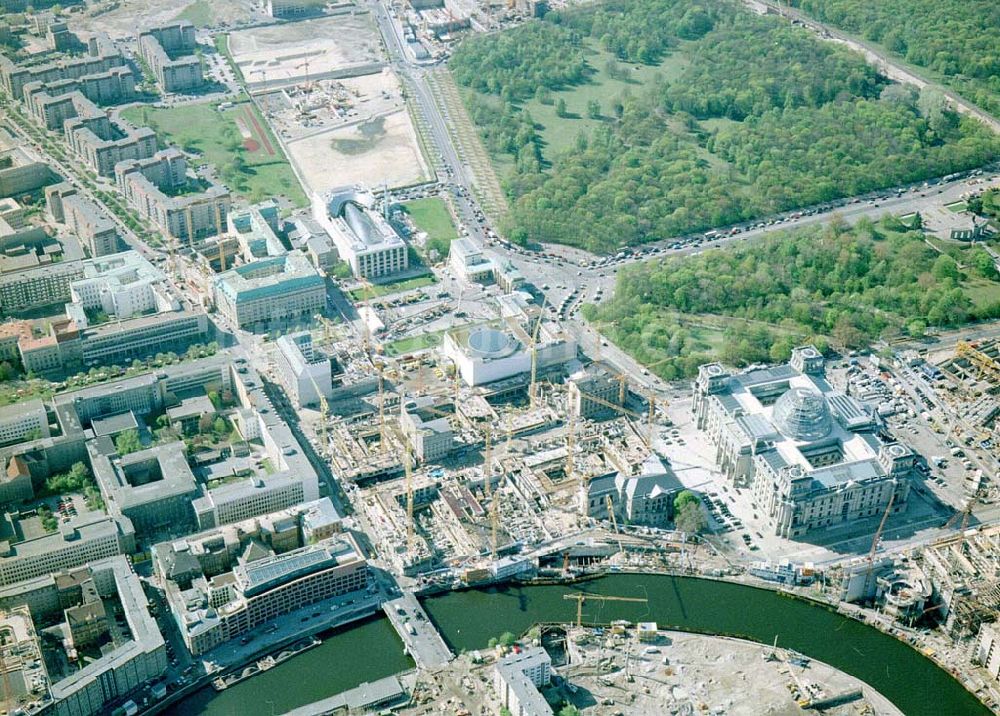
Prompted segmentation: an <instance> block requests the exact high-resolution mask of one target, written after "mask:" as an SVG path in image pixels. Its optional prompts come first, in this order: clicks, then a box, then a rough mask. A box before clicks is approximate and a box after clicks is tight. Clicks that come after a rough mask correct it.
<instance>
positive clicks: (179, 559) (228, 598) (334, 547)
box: [154, 534, 368, 655]
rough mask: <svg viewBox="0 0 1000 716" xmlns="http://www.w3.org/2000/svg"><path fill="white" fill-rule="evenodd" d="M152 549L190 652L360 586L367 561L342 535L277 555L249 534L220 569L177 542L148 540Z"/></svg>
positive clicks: (365, 581)
mask: <svg viewBox="0 0 1000 716" xmlns="http://www.w3.org/2000/svg"><path fill="white" fill-rule="evenodd" d="M154 554H155V556H156V562H157V569H158V572H159V573H160V574H162V575H163V576H164V578H165V582H166V592H167V601H168V602H169V604H170V608H171V611H172V613H173V615H174V619H175V620H176V622H177V626H178V627H179V628H180V631H181V636H182V637H183V639H184V642H185V644H186V645H187V647H188V648H189V649H190V650H191V653H192V654H195V655H199V654H204V653H205V652H207V651H210V650H211V649H213V648H214V647H216V646H218V645H220V644H223V643H225V642H227V641H229V640H230V639H235V638H237V637H239V636H241V635H243V634H246V633H248V632H250V631H252V630H254V629H256V628H258V627H260V626H262V625H264V624H267V623H268V622H269V621H271V620H272V619H275V618H276V617H279V616H281V615H283V614H288V613H289V612H293V611H295V610H296V609H299V608H301V607H303V606H307V605H309V604H315V603H317V602H321V601H323V600H325V599H329V598H331V597H336V596H340V595H343V594H350V593H352V592H357V591H360V590H364V589H365V588H367V586H368V565H367V562H366V561H365V559H364V557H363V556H362V553H361V550H360V548H359V547H358V545H357V544H356V543H355V542H354V539H353V538H352V537H351V536H350V535H349V534H341V535H337V536H335V537H332V538H330V539H327V540H324V541H322V542H318V543H316V544H311V545H307V546H303V547H299V548H297V549H293V550H290V551H287V552H283V553H280V554H279V553H275V551H274V550H270V549H267V548H265V547H263V546H262V545H261V544H260V543H259V542H257V541H253V540H252V541H250V542H248V544H247V547H246V549H245V550H244V552H243V554H241V555H240V556H239V557H238V558H237V560H236V564H235V565H234V566H233V567H232V568H231V569H229V570H227V571H224V572H222V573H215V571H214V570H213V569H211V566H214V564H213V563H215V562H214V560H212V561H207V560H205V559H204V558H205V557H209V558H210V557H211V555H210V554H209V555H205V554H204V553H202V554H197V553H194V552H193V551H192V550H191V547H190V546H189V545H188V544H186V543H185V542H178V543H173V544H170V543H168V544H163V545H156V547H154ZM199 557H202V559H199ZM215 564H217V563H215ZM206 567H209V568H208V569H206Z"/></svg>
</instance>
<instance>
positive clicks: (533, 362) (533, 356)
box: [528, 298, 545, 410]
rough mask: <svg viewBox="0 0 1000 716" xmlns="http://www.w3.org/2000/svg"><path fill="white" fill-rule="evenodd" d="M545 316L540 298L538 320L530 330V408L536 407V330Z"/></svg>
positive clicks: (543, 301) (543, 302)
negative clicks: (540, 304)
mask: <svg viewBox="0 0 1000 716" xmlns="http://www.w3.org/2000/svg"><path fill="white" fill-rule="evenodd" d="M544 316H545V299H544V298H543V299H542V308H541V310H540V311H539V312H538V321H537V322H536V323H535V329H534V330H533V331H532V332H531V383H530V384H529V385H528V401H529V404H530V405H531V409H532V410H534V409H535V408H536V407H538V396H537V393H538V382H537V377H538V331H539V329H541V327H542V318H543V317H544Z"/></svg>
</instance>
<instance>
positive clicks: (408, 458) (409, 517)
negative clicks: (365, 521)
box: [403, 440, 415, 551]
mask: <svg viewBox="0 0 1000 716" xmlns="http://www.w3.org/2000/svg"><path fill="white" fill-rule="evenodd" d="M412 457H413V453H412V449H411V448H410V441H409V440H407V441H406V450H405V453H404V455H403V469H404V470H405V471H406V549H408V550H411V551H412V550H413V537H414V534H413V533H414V528H415V526H414V524H413V465H412V464H411V463H412Z"/></svg>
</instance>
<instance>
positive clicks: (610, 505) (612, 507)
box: [604, 495, 625, 553]
mask: <svg viewBox="0 0 1000 716" xmlns="http://www.w3.org/2000/svg"><path fill="white" fill-rule="evenodd" d="M604 502H605V504H606V505H607V506H608V518H609V519H610V520H611V526H612V527H614V529H615V534H616V535H619V537H618V551H619V552H623V553H624V552H625V546H624V545H623V544H622V538H621V536H620V535H621V530H620V529H619V528H618V518H617V517H615V503H614V500H612V499H611V495H605V496H604Z"/></svg>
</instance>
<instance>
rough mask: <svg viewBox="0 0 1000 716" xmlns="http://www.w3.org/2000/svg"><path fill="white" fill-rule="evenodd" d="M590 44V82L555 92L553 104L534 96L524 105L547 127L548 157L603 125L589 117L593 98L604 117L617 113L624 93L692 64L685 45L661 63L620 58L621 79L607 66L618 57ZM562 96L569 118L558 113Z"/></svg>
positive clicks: (642, 89)
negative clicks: (581, 134)
mask: <svg viewBox="0 0 1000 716" xmlns="http://www.w3.org/2000/svg"><path fill="white" fill-rule="evenodd" d="M589 45H590V47H591V48H592V49H593V54H592V55H591V56H590V57H588V58H587V63H588V64H589V65H590V66H591V68H593V69H594V74H593V75H591V77H590V81H589V82H586V83H584V84H581V85H576V86H575V87H570V88H568V89H566V90H563V91H560V92H553V93H552V103H551V104H542V103H541V102H539V101H538V100H537V99H534V98H532V99H531V100H529V101H527V102H525V103H524V105H523V106H524V108H525V109H527V110H528V112H530V113H531V117H532V119H534V120H535V122H537V123H538V124H540V125H542V127H543V129H542V130H541V131H540V134H541V135H542V140H543V141H544V143H545V146H544V149H543V152H544V153H545V154H546V156H548V157H551V156H552V154H553V153H556V152H561V151H562V150H564V149H569V148H570V147H572V146H573V143H574V142H575V141H576V137H577V135H578V134H580V132H584V133H587V134H589V133H590V132H591V131H592V130H594V129H596V128H597V127H598V126H600V124H601V122H602V121H603V120H602V119H591V118H590V117H588V116H587V103H588V102H590V101H591V100H597V102H598V103H599V104H600V105H601V116H602V117H610V116H613V112H614V109H613V105H614V101H615V99H616V98H617V97H618V96H619V95H621V94H622V93H623V92H630V93H632V94H635V95H639V94H642V93H643V92H645V90H646V88H647V87H649V86H650V85H651V84H652V83H653V82H654V81H655V80H656V78H657V77H658V76H659V77H662V78H664V79H666V80H668V81H669V80H673V79H675V78H676V77H678V76H680V73H681V72H682V71H683V70H684V68H685V66H686V65H687V64H688V60H687V58H686V57H685V55H684V53H683V47H681V48H679V49H678V50H677V51H675V52H673V53H671V54H670V55H668V56H667V57H666V58H665V59H664V60H663V62H661V63H660V64H658V65H633V64H629V63H628V62H622V61H620V60H619V61H617V62H618V66H619V67H620V68H621V70H622V73H623V76H624V78H623V79H618V78H614V77H611V76H609V75H608V72H607V67H606V65H607V64H608V61H612V60H615V57H614V55H612V54H611V53H610V52H607V51H605V50H603V49H598V48H597V47H596V45H595V43H594V42H590V43H589ZM560 99H562V100H565V101H566V111H567V115H566V116H565V117H559V116H557V115H556V105H557V104H558V102H559V100H560Z"/></svg>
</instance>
